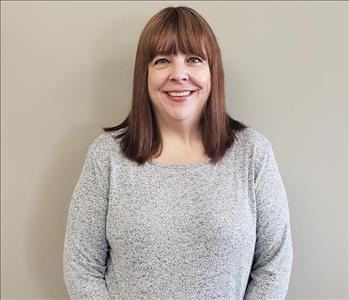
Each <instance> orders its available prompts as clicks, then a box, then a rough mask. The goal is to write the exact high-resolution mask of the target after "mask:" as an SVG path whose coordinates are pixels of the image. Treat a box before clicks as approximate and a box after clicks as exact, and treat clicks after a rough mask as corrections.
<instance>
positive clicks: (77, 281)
mask: <svg viewBox="0 0 349 300" xmlns="http://www.w3.org/2000/svg"><path fill="white" fill-rule="evenodd" d="M98 140H99V139H98V138H97V139H96V140H95V142H94V143H92V144H91V145H90V147H89V149H88V152H87V155H86V159H85V163H84V166H83V169H82V172H81V175H80V178H79V180H78V183H77V185H76V187H75V189H74V192H73V196H72V199H71V202H70V206H69V213H68V218H67V225H66V233H65V241H64V251H63V276H64V282H65V285H66V287H67V291H68V294H69V297H70V298H71V299H81V300H82V299H83V300H91V299H94V300H97V299H98V300H110V299H111V297H110V295H109V293H108V290H107V287H106V282H105V279H104V274H105V271H106V268H107V266H106V260H107V254H108V242H107V239H106V234H105V224H106V215H107V207H108V191H109V185H108V182H109V179H108V176H109V165H108V158H107V155H105V152H106V151H105V150H103V147H102V145H103V144H101V143H98ZM103 146H104V145H103Z"/></svg>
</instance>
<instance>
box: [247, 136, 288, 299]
mask: <svg viewBox="0 0 349 300" xmlns="http://www.w3.org/2000/svg"><path fill="white" fill-rule="evenodd" d="M254 182H255V199H256V209H257V225H256V227H257V228H256V244H255V252H254V259H253V265H252V268H251V272H250V277H249V281H248V284H247V288H246V292H245V296H244V300H281V299H285V297H286V294H287V290H288V284H289V279H290V274H291V268H292V261H293V249H292V239H291V228H290V219H289V208H288V201H287V196H286V191H285V187H284V185H283V182H282V179H281V176H280V173H279V170H278V166H277V162H276V159H275V156H274V153H273V149H272V146H271V144H270V142H269V140H268V139H267V138H265V137H264V136H263V137H262V139H261V140H260V142H259V143H258V144H257V146H256V151H255V173H254Z"/></svg>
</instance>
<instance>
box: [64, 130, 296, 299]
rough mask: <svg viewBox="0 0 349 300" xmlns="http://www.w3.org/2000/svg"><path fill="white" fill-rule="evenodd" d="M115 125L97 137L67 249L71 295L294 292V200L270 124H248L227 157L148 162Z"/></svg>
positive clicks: (77, 192)
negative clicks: (125, 143) (118, 136)
mask: <svg viewBox="0 0 349 300" xmlns="http://www.w3.org/2000/svg"><path fill="white" fill-rule="evenodd" d="M116 133H120V131H118V132H116ZM113 135H115V132H114V133H101V134H100V135H99V136H97V137H96V138H95V140H94V141H93V142H92V143H91V144H90V147H89V149H88V151H87V155H86V159H85V162H84V166H83V168H82V172H81V175H80V178H79V180H78V182H77V184H76V186H75V189H74V192H73V195H72V198H71V202H70V207H69V214H68V219H67V226H66V234H65V243H64V253H63V268H64V281H65V284H66V287H67V290H68V293H69V296H70V297H71V299H84V300H87V299H103V300H104V299H166V300H167V299H178V300H186V299H231V300H242V299H244V300H252V299H253V300H264V299H265V300H267V299H284V298H285V296H286V293H287V289H288V284H289V279H290V274H291V267H292V261H293V250H292V240H291V230H290V220H289V209H288V200H287V196H286V191H285V188H284V185H283V181H282V179H281V176H280V173H279V170H278V166H277V162H276V159H275V156H274V153H273V150H272V146H271V143H270V142H269V140H268V139H267V138H266V137H265V136H264V135H263V134H262V133H260V132H258V131H256V130H255V129H252V128H247V129H244V130H243V131H241V132H238V133H237V138H238V140H236V142H235V143H234V145H233V146H232V147H231V148H230V149H229V150H228V151H227V153H226V155H225V156H224V158H223V160H222V161H221V162H219V163H218V164H217V165H213V164H211V163H210V161H209V159H207V160H204V161H201V162H199V163H195V164H191V165H166V164H163V163H160V162H158V161H148V162H146V163H145V165H143V166H138V165H137V163H135V162H133V161H131V160H128V159H127V158H125V157H124V156H123V155H122V154H121V152H120V148H119V147H120V146H119V143H118V140H114V139H113Z"/></svg>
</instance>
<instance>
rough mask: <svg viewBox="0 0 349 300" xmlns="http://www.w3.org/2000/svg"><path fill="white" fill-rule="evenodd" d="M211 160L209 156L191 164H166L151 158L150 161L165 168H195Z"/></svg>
mask: <svg viewBox="0 0 349 300" xmlns="http://www.w3.org/2000/svg"><path fill="white" fill-rule="evenodd" d="M210 161H211V158H210V157H209V158H206V159H204V160H201V161H199V162H196V163H191V164H165V163H162V162H160V161H156V160H154V159H150V160H149V163H150V164H151V165H153V166H156V167H159V168H164V169H195V168H198V167H201V166H205V165H207V164H209V163H210Z"/></svg>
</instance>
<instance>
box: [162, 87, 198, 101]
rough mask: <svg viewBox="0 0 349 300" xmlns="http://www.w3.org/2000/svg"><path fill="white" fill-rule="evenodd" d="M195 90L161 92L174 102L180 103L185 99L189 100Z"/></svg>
mask: <svg viewBox="0 0 349 300" xmlns="http://www.w3.org/2000/svg"><path fill="white" fill-rule="evenodd" d="M196 92H197V90H195V91H183V92H176V93H172V92H163V93H164V94H165V95H166V96H167V98H168V99H170V100H172V101H174V102H176V103H181V102H185V101H186V100H189V98H190V97H191V96H192V95H193V94H195V93H196Z"/></svg>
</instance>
